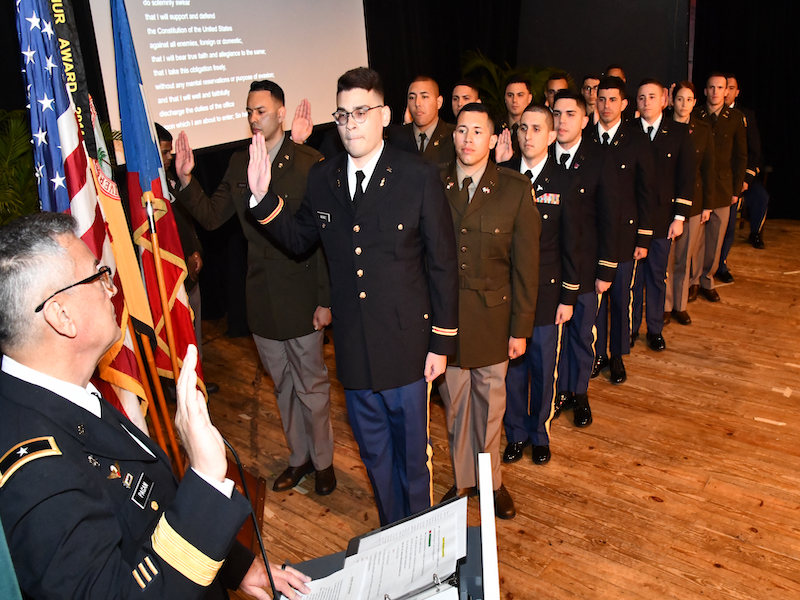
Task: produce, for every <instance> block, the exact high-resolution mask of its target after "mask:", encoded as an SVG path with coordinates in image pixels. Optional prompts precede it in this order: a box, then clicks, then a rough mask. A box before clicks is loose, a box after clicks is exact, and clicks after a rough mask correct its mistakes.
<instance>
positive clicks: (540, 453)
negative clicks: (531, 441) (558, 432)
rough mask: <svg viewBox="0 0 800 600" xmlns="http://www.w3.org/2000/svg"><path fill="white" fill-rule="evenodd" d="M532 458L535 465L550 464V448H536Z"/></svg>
mask: <svg viewBox="0 0 800 600" xmlns="http://www.w3.org/2000/svg"><path fill="white" fill-rule="evenodd" d="M531 458H532V459H533V464H535V465H544V464H546V463H548V462H550V446H534V447H533V455H532V456H531Z"/></svg>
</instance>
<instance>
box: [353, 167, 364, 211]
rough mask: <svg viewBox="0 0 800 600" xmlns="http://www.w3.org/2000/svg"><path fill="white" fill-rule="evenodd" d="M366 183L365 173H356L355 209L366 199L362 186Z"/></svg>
mask: <svg viewBox="0 0 800 600" xmlns="http://www.w3.org/2000/svg"><path fill="white" fill-rule="evenodd" d="M362 183H364V171H356V191H355V193H354V194H353V207H354V208H358V205H359V203H360V202H361V200H362V199H363V198H364V189H363V188H362V187H361V184H362Z"/></svg>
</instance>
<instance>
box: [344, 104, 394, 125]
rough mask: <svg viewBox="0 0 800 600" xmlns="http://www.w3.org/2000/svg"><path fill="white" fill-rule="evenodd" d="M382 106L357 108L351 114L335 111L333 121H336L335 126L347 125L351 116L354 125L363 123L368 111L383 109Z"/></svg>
mask: <svg viewBox="0 0 800 600" xmlns="http://www.w3.org/2000/svg"><path fill="white" fill-rule="evenodd" d="M383 106H384V105H383V104H378V106H359V107H358V108H356V109H354V110H353V111H352V112H348V111H346V110H341V109H340V110H337V111H336V112H335V113H333V115H332V116H333V120H334V121H336V124H337V125H342V126H344V125H347V120H348V119H349V118H350V117H351V116H352V117H353V121H355V122H356V123H364V122H366V120H367V117H368V116H369V111H371V110H374V109H376V108H383Z"/></svg>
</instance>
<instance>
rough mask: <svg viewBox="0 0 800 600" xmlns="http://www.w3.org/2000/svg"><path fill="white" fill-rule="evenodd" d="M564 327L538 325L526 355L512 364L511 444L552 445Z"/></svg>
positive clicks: (509, 397)
mask: <svg viewBox="0 0 800 600" xmlns="http://www.w3.org/2000/svg"><path fill="white" fill-rule="evenodd" d="M561 329H562V327H561V326H560V325H544V326H542V327H534V328H533V337H532V338H530V339H529V340H528V348H527V350H526V351H525V355H524V356H520V357H519V358H517V359H515V360H512V361H510V362H509V363H508V373H506V414H505V417H503V426H504V427H505V430H506V441H507V442H508V443H509V444H511V443H515V442H530V443H531V444H533V445H534V446H549V445H550V420H551V419H552V415H553V399H554V398H555V394H556V379H557V377H558V363H559V360H558V359H559V355H560V354H561ZM528 386H530V401H528V397H529V396H528Z"/></svg>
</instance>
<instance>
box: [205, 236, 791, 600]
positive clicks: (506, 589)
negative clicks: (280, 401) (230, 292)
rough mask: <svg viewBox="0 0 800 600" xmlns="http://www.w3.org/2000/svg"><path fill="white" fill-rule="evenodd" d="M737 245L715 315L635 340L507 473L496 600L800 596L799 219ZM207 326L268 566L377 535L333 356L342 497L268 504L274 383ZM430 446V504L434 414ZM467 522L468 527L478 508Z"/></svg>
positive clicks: (281, 497)
mask: <svg viewBox="0 0 800 600" xmlns="http://www.w3.org/2000/svg"><path fill="white" fill-rule="evenodd" d="M746 231H747V229H743V230H737V240H736V244H735V245H734V247H733V250H732V251H731V255H730V259H729V263H730V265H731V271H732V273H733V274H734V276H735V278H736V281H735V283H734V284H731V285H725V286H720V287H719V293H720V296H721V297H722V301H721V302H720V303H717V304H712V303H709V302H707V301H706V300H704V299H703V298H699V299H698V300H697V301H695V302H693V303H692V304H690V305H689V313H690V315H691V317H692V320H693V323H692V325H690V326H681V325H679V324H677V323H674V322H673V323H672V324H670V325H668V326H667V327H665V329H664V337H665V338H666V342H667V349H666V350H665V351H664V352H660V353H657V352H653V351H652V350H650V349H649V348H647V347H646V345H645V344H644V343H642V342H641V341H639V342H637V344H636V346H635V347H634V348H633V349H632V352H631V356H630V357H629V358H628V359H627V360H626V363H625V364H626V367H627V371H628V381H627V382H626V383H624V384H623V385H620V386H614V385H611V384H610V383H609V381H608V376H607V373H604V374H603V375H601V376H600V377H599V378H598V379H595V380H593V381H592V383H591V385H590V388H589V397H590V400H591V406H592V412H593V415H594V423H593V424H592V425H591V426H590V427H588V428H586V429H577V428H576V427H574V426H573V425H572V423H571V416H572V413H571V412H567V413H565V415H562V416H561V418H560V419H558V420H556V421H554V422H553V426H552V432H551V433H552V435H551V437H552V442H551V444H552V445H551V449H552V452H553V458H552V460H551V461H550V463H549V464H547V465H545V466H536V465H534V464H532V462H531V461H530V451H529V450H527V451H526V456H525V458H524V459H523V460H522V461H520V462H519V463H517V464H514V465H504V466H503V478H504V482H505V484H506V487H507V488H508V490H509V492H510V493H511V495H512V497H513V498H514V501H515V503H516V507H517V517H516V518H515V519H513V520H510V521H500V520H498V521H497V531H498V546H499V557H500V576H501V597H502V598H504V599H512V598H526V599H527V598H537V599H539V598H541V599H545V598H547V599H550V598H553V599H567V598H586V599H599V598H607V599H617V598H628V599H633V598H641V599H657V598H674V599H679V600H689V599H696V598H698V599H699V598H708V599H719V600H723V599H725V600H728V599H731V598H735V599H747V598H759V599H761V598H763V599H767V598H769V599H770V600H778V599H783V598H785V599H797V598H800V434H799V433H798V427H800V306H798V304H799V302H800V300H799V296H800V222H797V221H769V222H768V223H767V226H766V230H765V242H766V244H767V249H766V250H755V249H753V248H752V247H751V246H750V245H749V244H747V242H746V234H745V232H746ZM203 328H204V336H203V337H204V352H205V369H206V374H207V378H208V380H209V381H214V382H217V383H219V385H220V389H221V391H220V392H219V393H218V394H216V395H214V396H212V397H211V413H212V417H213V420H214V422H215V423H216V425H217V427H219V429H220V430H221V431H222V433H223V435H225V436H226V437H227V438H228V439H229V440H230V441H231V442H232V443H233V444H234V445H235V446H236V447H237V449H238V451H239V454H240V455H241V457H242V460H243V461H244V462H245V464H246V465H247V466H248V467H249V468H250V469H251V470H253V471H254V472H256V473H257V474H258V475H260V476H263V477H265V478H266V479H267V481H268V484H269V491H268V492H267V498H266V505H265V509H264V512H265V515H264V538H265V541H266V544H267V546H268V549H269V552H270V553H271V557H272V560H273V561H277V562H280V561H282V560H284V559H286V560H289V561H291V562H298V561H302V560H306V559H310V558H315V557H318V556H321V555H325V554H329V553H332V552H337V551H340V550H344V549H345V548H346V545H347V542H348V540H349V539H350V538H351V537H353V536H356V535H359V534H362V533H365V532H367V531H369V530H371V529H373V528H375V527H378V513H377V509H376V508H375V505H374V502H373V499H372V493H371V489H370V485H369V481H368V479H367V476H366V472H365V469H364V467H363V465H362V463H361V461H360V459H359V456H358V449H357V447H356V444H355V442H354V440H353V436H352V433H351V431H350V427H349V425H348V421H347V413H346V409H345V403H344V394H343V392H342V388H341V386H340V385H339V383H338V382H337V381H336V379H335V378H336V368H335V363H334V349H333V345H332V344H328V345H326V346H325V356H326V362H327V364H328V368H329V370H330V374H331V379H332V382H333V384H332V388H331V390H332V394H331V395H332V408H331V411H332V415H331V417H332V421H333V428H334V437H335V442H336V450H335V457H334V465H335V467H336V473H337V476H338V481H339V485H338V488H337V490H336V491H335V492H334V493H333V494H332V495H330V496H327V497H319V496H317V495H316V494H315V493H314V479H313V477H307V478H306V479H305V480H303V481H302V482H301V483H300V484H299V485H298V486H297V487H296V488H295V489H294V490H291V491H289V492H284V493H280V494H277V493H274V492H272V481H273V479H274V478H275V477H276V476H277V475H278V474H279V473H281V471H282V470H283V469H284V468H285V467H286V464H287V462H286V461H287V458H288V452H287V450H286V447H285V440H284V436H283V430H282V428H281V423H280V417H279V415H278V410H277V406H276V403H275V396H274V394H273V386H272V381H271V379H270V378H269V376H268V375H266V374H265V372H264V370H263V368H262V367H261V365H260V363H259V360H258V355H257V353H256V349H255V345H254V344H253V341H252V339H250V338H239V339H228V338H226V337H225V336H224V331H225V323H224V322H210V321H207V322H205V323H204V324H203ZM642 338H644V325H643V328H642ZM565 417H566V418H565ZM431 433H432V438H433V446H434V499H435V500H436V501H438V500H439V499H440V498H441V496H442V495H443V494H444V493H445V491H446V490H447V489H449V488H450V486H451V485H452V483H453V476H452V471H451V467H450V462H449V455H448V448H447V436H446V430H445V418H444V409H443V408H442V406H441V404H435V403H434V404H432V406H431ZM503 443H504V444H505V440H504V442H503ZM503 447H505V446H503ZM501 451H502V448H501ZM469 511H470V514H469V518H470V525H477V524H478V523H479V520H480V517H479V514H478V504H477V500H476V499H470V501H469Z"/></svg>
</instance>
